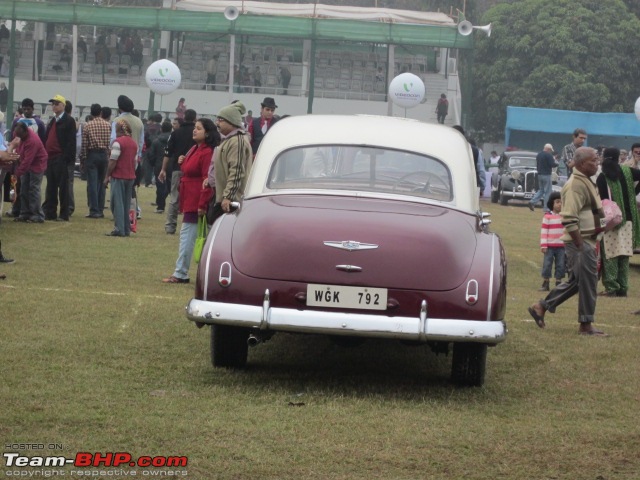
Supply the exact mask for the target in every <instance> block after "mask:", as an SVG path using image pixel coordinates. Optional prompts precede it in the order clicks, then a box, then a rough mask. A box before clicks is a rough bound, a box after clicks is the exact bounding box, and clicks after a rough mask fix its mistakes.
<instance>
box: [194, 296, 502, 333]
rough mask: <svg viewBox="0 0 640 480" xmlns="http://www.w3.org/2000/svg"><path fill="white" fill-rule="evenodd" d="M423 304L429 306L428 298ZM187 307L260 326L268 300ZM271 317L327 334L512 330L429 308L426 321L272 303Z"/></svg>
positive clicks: (277, 325)
mask: <svg viewBox="0 0 640 480" xmlns="http://www.w3.org/2000/svg"><path fill="white" fill-rule="evenodd" d="M424 306H425V310H426V302H424ZM186 311H187V318H189V320H192V321H195V322H200V323H206V324H221V325H233V326H236V327H242V328H260V327H261V325H263V317H264V316H265V314H264V312H265V310H264V305H261V306H249V305H240V304H236V303H220V302H206V301H203V300H197V299H195V298H194V299H192V300H191V301H190V302H189V304H188V305H187V307H186ZM267 319H268V326H269V329H270V330H273V331H280V332H293V333H314V334H323V335H348V336H356V337H379V338H398V339H405V340H420V341H446V342H477V343H487V344H497V343H500V342H502V341H503V340H504V339H505V338H506V334H507V328H506V325H505V323H504V322H503V321H502V320H494V321H484V320H459V319H453V318H452V319H449V318H429V319H427V316H426V311H425V315H424V324H421V322H422V320H421V318H420V316H416V317H387V316H382V315H368V314H347V313H339V312H325V311H317V310H296V309H288V308H273V307H271V308H269V311H268V315H267ZM423 325H424V330H422V328H423Z"/></svg>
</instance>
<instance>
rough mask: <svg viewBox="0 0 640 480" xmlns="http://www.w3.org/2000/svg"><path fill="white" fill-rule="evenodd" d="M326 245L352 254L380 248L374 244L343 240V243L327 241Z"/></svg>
mask: <svg viewBox="0 0 640 480" xmlns="http://www.w3.org/2000/svg"><path fill="white" fill-rule="evenodd" d="M324 244H325V245H326V246H327V247H333V248H340V249H342V250H348V251H350V252H353V251H354V250H372V249H374V248H378V245H374V244H373V243H361V242H356V241H355V240H343V241H342V242H339V241H338V242H336V241H327V242H324Z"/></svg>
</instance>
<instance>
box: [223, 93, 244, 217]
mask: <svg viewBox="0 0 640 480" xmlns="http://www.w3.org/2000/svg"><path fill="white" fill-rule="evenodd" d="M246 111H247V110H246V108H245V106H244V105H243V104H242V103H241V102H236V103H232V104H231V105H228V106H226V107H224V108H222V109H221V110H220V112H218V118H217V120H216V124H217V125H218V130H219V131H220V134H221V135H222V143H220V145H219V146H218V148H217V149H216V154H215V160H214V165H215V179H216V203H215V206H214V211H216V212H218V215H216V216H219V215H222V214H223V213H228V212H230V211H231V202H238V201H240V199H241V198H242V195H244V187H245V185H246V184H247V176H248V175H249V171H250V170H251V164H252V161H253V153H252V151H251V144H250V143H249V139H248V137H247V133H246V132H245V131H244V130H243V129H242V115H244V114H245V113H246Z"/></svg>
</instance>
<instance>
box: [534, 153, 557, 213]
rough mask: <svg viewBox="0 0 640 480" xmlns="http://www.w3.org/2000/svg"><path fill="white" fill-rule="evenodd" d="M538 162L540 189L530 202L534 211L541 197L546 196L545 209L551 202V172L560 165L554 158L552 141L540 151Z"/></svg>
mask: <svg viewBox="0 0 640 480" xmlns="http://www.w3.org/2000/svg"><path fill="white" fill-rule="evenodd" d="M536 164H537V168H538V191H537V192H536V194H535V195H534V196H533V198H532V199H531V201H530V202H529V210H531V211H532V212H533V209H534V207H535V205H536V203H538V202H539V201H540V199H541V198H544V202H542V204H543V206H544V209H545V211H546V210H547V203H549V195H551V173H553V169H554V168H555V167H557V166H558V164H557V163H556V160H555V158H553V146H552V145H551V144H550V143H547V144H546V145H545V146H544V149H543V150H542V151H541V152H540V153H538V156H537V157H536Z"/></svg>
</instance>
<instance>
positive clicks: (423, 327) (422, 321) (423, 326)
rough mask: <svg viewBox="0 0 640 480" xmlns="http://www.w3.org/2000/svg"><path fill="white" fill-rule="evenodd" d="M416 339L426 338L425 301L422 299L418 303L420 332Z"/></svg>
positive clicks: (423, 339)
mask: <svg viewBox="0 0 640 480" xmlns="http://www.w3.org/2000/svg"><path fill="white" fill-rule="evenodd" d="M418 339H419V340H421V341H423V342H424V341H426V340H427V301H426V300H422V303H421V304H420V333H419V334H418Z"/></svg>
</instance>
